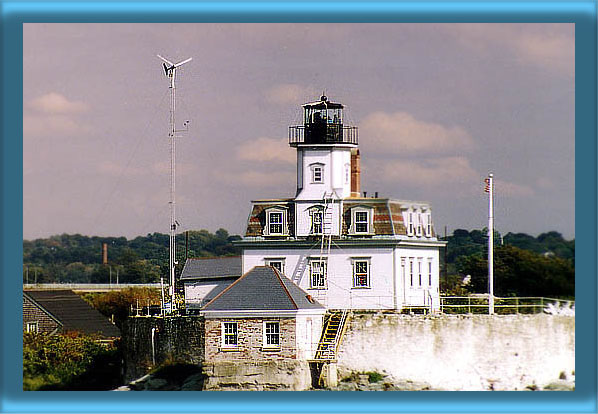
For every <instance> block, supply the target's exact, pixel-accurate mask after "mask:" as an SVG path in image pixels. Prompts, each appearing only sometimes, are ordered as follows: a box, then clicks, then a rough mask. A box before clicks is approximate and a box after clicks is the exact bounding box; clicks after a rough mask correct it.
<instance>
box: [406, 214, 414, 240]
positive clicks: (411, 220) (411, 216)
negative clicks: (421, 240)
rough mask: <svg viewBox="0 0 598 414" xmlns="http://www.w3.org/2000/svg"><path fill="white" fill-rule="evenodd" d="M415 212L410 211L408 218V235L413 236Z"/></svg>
mask: <svg viewBox="0 0 598 414" xmlns="http://www.w3.org/2000/svg"><path fill="white" fill-rule="evenodd" d="M413 230H414V228H413V213H412V212H409V213H408V220H407V235H408V236H413Z"/></svg>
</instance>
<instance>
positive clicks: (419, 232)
mask: <svg viewBox="0 0 598 414" xmlns="http://www.w3.org/2000/svg"><path fill="white" fill-rule="evenodd" d="M416 217H417V226H416V230H417V232H416V234H417V236H421V235H422V215H421V213H417V216H416Z"/></svg>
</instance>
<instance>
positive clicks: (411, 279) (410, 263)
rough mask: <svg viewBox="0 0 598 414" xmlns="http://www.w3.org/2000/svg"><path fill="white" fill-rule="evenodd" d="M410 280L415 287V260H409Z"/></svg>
mask: <svg viewBox="0 0 598 414" xmlns="http://www.w3.org/2000/svg"><path fill="white" fill-rule="evenodd" d="M409 279H410V282H411V286H413V259H409Z"/></svg>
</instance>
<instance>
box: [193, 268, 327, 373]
mask: <svg viewBox="0 0 598 414" xmlns="http://www.w3.org/2000/svg"><path fill="white" fill-rule="evenodd" d="M325 312H326V310H325V308H324V307H323V306H322V305H321V304H319V303H318V302H317V301H315V300H314V299H313V298H312V297H311V296H310V295H309V294H308V293H307V292H305V291H304V290H302V289H301V288H299V287H298V286H297V285H295V284H294V283H293V282H292V281H291V280H290V279H288V278H286V277H284V276H281V274H280V272H279V271H278V270H277V269H275V268H273V267H270V266H256V267H254V268H253V269H251V270H250V271H249V272H247V273H246V274H244V275H243V276H242V277H241V278H239V279H238V280H237V281H235V282H234V283H233V284H231V285H230V286H229V287H228V288H226V289H225V290H223V291H222V292H221V293H220V294H219V295H217V296H216V297H215V298H214V299H212V300H211V301H210V302H209V303H207V304H206V305H205V306H204V307H203V308H202V311H201V314H202V315H203V316H204V317H205V332H206V333H205V358H206V361H207V362H217V361H231V360H251V361H266V360H284V359H301V360H308V359H313V358H314V355H315V352H316V349H317V347H318V341H319V339H320V334H321V332H322V324H323V320H324V313H325Z"/></svg>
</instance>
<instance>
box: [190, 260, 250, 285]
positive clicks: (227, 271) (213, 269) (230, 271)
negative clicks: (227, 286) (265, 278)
mask: <svg viewBox="0 0 598 414" xmlns="http://www.w3.org/2000/svg"><path fill="white" fill-rule="evenodd" d="M242 274H243V266H242V262H241V256H231V257H210V258H197V259H187V261H186V262H185V266H184V267H183V272H182V274H181V279H182V280H185V279H219V278H231V277H232V278H235V277H240V276H241V275H242Z"/></svg>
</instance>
